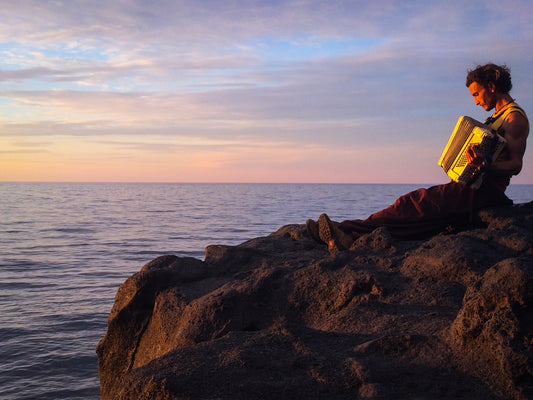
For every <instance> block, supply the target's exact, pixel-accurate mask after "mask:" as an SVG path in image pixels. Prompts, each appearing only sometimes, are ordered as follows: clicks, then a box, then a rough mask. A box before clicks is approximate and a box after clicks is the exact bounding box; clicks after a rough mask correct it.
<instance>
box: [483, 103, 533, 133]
mask: <svg viewBox="0 0 533 400" xmlns="http://www.w3.org/2000/svg"><path fill="white" fill-rule="evenodd" d="M514 111H517V112H519V113H520V114H522V115H523V116H524V117H525V118H526V119H527V116H526V112H525V111H524V110H522V108H521V107H520V106H519V105H518V104H516V103H515V102H514V101H513V102H511V103H508V104H506V105H505V107H504V108H503V109H501V110H500V111H498V112H497V113H494V114H493V115H492V116H491V117H489V119H488V120H487V122H486V124H487V125H490V127H491V128H492V129H494V130H495V131H498V129H500V128H501V126H502V125H503V121H505V118H507V116H508V115H509V114H510V113H512V112H514Z"/></svg>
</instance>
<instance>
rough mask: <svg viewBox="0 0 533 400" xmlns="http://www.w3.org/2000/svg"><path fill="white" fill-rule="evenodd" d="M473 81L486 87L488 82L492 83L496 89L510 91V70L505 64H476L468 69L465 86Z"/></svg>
mask: <svg viewBox="0 0 533 400" xmlns="http://www.w3.org/2000/svg"><path fill="white" fill-rule="evenodd" d="M473 82H477V83H479V84H480V85H482V86H484V87H487V86H488V84H489V83H490V82H492V83H494V86H495V88H496V90H497V91H498V92H500V93H503V94H507V93H509V92H510V91H511V88H512V87H513V84H512V83H511V70H510V68H508V67H507V66H506V65H496V64H492V63H489V64H485V65H478V66H477V67H476V68H475V69H472V70H469V71H468V74H467V76H466V87H469V86H470V85H471V84H472V83H473Z"/></svg>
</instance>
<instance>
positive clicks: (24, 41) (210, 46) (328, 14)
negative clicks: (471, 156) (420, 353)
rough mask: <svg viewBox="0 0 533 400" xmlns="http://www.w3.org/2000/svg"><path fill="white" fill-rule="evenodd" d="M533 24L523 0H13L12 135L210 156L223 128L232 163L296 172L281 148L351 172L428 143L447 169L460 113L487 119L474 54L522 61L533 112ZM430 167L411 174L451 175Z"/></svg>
mask: <svg viewBox="0 0 533 400" xmlns="http://www.w3.org/2000/svg"><path fill="white" fill-rule="evenodd" d="M532 21H533V6H532V5H530V4H529V2H528V1H525V0H522V1H520V0H511V1H508V2H506V5H505V7H501V3H500V2H499V1H473V2H468V3H463V2H450V1H435V2H427V1H412V2H403V1H400V2H399V1H396V0H383V1H373V2H368V1H340V2H329V1H311V0H309V1H305V0H300V1H268V2H265V1H250V2H248V1H246V2H240V1H228V2H226V1H225V2H219V1H207V0H206V1H192V0H191V1H162V0H158V1H154V2H145V1H142V0H136V1H134V0H120V1H118V0H117V1H70V2H56V1H38V0H35V1H28V0H27V1H24V2H6V4H3V5H2V8H1V9H0V56H1V58H0V107H1V108H2V113H1V114H2V116H1V119H0V137H3V138H4V139H5V140H7V139H8V138H17V137H25V138H27V139H28V140H29V139H30V138H32V137H33V138H34V140H35V141H36V143H40V142H39V138H43V137H50V138H51V137H54V138H59V137H62V138H65V137H70V138H82V137H83V138H90V140H92V141H93V143H99V144H98V146H99V147H98V148H99V149H100V150H101V148H102V146H104V147H105V146H108V150H109V151H110V152H111V151H112V150H117V146H116V145H113V144H112V143H113V142H114V140H109V138H117V137H122V138H123V139H121V140H120V142H121V143H122V147H121V148H120V154H124V152H127V151H131V152H132V153H131V154H138V152H139V151H141V149H143V148H144V149H145V151H146V152H147V154H148V153H150V154H152V153H153V152H157V151H159V150H160V151H161V152H163V151H166V152H168V151H169V149H172V150H173V151H177V152H181V151H182V150H183V149H187V150H186V151H188V152H190V154H191V157H196V159H197V160H200V159H202V160H204V161H205V160H207V157H208V155H211V156H213V154H214V147H212V143H215V142H216V141H217V140H218V141H222V142H224V143H231V144H232V146H227V147H225V146H221V147H216V146H219V145H218V144H217V145H216V146H215V147H216V154H217V156H216V157H217V159H218V160H225V161H224V162H222V161H220V162H219V163H218V164H217V165H218V166H219V167H220V166H221V165H226V166H227V167H228V168H230V160H231V163H236V162H237V160H239V162H240V163H241V164H240V169H241V170H246V169H248V170H254V168H252V164H253V163H258V164H259V163H262V164H264V165H265V166H266V165H270V167H271V173H272V174H273V175H275V176H278V177H279V178H280V179H283V180H286V179H288V180H291V178H290V176H289V178H286V177H287V176H288V175H287V174H288V172H287V167H281V166H280V164H281V162H280V160H279V158H278V159H277V160H276V157H275V154H291V153H295V154H296V153H298V152H301V153H299V154H300V156H296V155H295V157H294V158H295V159H299V161H298V164H297V165H298V166H299V167H298V168H301V169H303V170H304V171H305V170H308V171H315V167H314V166H313V165H312V164H313V163H316V162H320V163H322V164H324V167H323V168H322V170H328V165H329V166H333V165H337V161H336V160H339V159H343V160H345V161H346V163H347V165H346V169H347V170H350V168H351V166H350V160H351V159H355V158H361V157H362V155H361V154H367V153H369V152H379V151H380V150H379V149H385V150H383V151H385V152H389V151H390V157H389V158H391V157H392V159H387V162H390V163H392V162H397V163H407V161H408V160H409V162H410V158H412V155H410V154H400V153H399V150H400V149H403V150H405V149H406V148H411V147H413V146H415V145H418V146H419V147H420V152H419V153H424V154H429V156H427V160H428V161H427V162H430V163H431V165H430V166H431V167H434V162H433V161H432V160H433V159H434V158H435V157H438V153H439V152H440V149H441V147H442V145H443V142H445V141H446V139H447V138H446V136H447V134H448V132H449V130H450V129H451V127H453V125H454V122H455V120H456V118H457V117H458V116H459V115H461V114H469V115H472V116H474V117H477V118H479V119H482V118H484V117H485V115H484V114H485V113H484V111H483V110H480V109H476V108H475V107H474V105H473V101H472V100H471V99H470V96H469V94H468V91H467V90H466V88H465V87H464V77H465V73H466V69H467V68H471V67H473V66H474V65H475V63H484V62H487V61H494V62H498V63H507V64H508V65H510V66H511V68H512V73H513V80H514V83H515V88H514V90H513V95H515V96H516V97H517V98H518V99H519V101H520V103H521V104H522V105H523V106H524V107H525V108H526V110H528V109H530V110H533V94H532V93H533V82H532V81H531V79H530V76H531V72H532V71H531V67H530V66H531V65H533V63H532V61H533V43H532V42H531V40H530V38H531V37H532V36H533V22H532ZM140 138H142V140H139V139H140ZM54 140H61V139H54ZM84 140H85V139H84ZM106 140H107V141H106ZM128 140H129V143H130V146H129V147H128V145H127V142H128ZM173 140H175V141H176V142H174V141H173ZM177 142H179V143H177ZM200 142H201V144H198V143H200ZM6 143H7V142H6ZM69 143H71V141H70V140H69ZM105 143H107V144H105ZM208 143H211V144H208ZM269 144H272V145H271V146H270V145H269ZM7 145H8V144H6V146H7ZM73 145H74V144H73ZM400 146H401V147H400ZM230 148H231V149H233V150H234V151H230V150H229V149H230ZM16 149H17V148H16V147H13V148H10V149H9V150H4V151H10V152H11V153H10V154H13V152H15V153H16V151H17V150H16ZM18 149H19V151H20V152H22V151H23V149H22V148H18ZM55 149H56V150H55V151H56V152H57V153H56V156H58V155H59V152H60V151H66V150H63V148H62V147H60V146H56V147H55ZM60 149H61V150H60ZM244 149H245V150H244ZM315 149H321V151H322V153H323V154H322V156H321V159H320V160H319V161H316V160H313V161H311V160H310V157H311V156H313V157H314V156H315ZM394 149H396V151H394ZM285 150H286V151H285ZM224 151H225V152H226V153H223V152H224ZM239 151H240V152H243V151H246V152H248V153H249V154H254V157H252V158H246V157H241V156H237V155H238V154H239V153H238V152H239ZM341 151H342V152H343V153H342V155H341V153H340V152H341ZM224 154H225V155H224ZM344 154H347V156H345V155H344ZM350 154H351V156H352V157H350V156H348V155H350ZM387 154H389V153H387ZM87 157H89V155H87ZM299 157H300V158H299ZM528 157H529V158H527V160H526V163H528V162H529V163H530V164H531V163H532V162H533V159H532V158H531V156H529V155H528ZM364 158H365V161H367V162H368V163H369V164H368V168H369V169H371V168H372V169H373V170H374V171H375V170H378V171H379V170H382V171H386V170H387V168H388V167H387V166H384V165H383V157H370V156H365V157H364ZM373 159H374V160H375V161H372V160H373ZM205 162H207V161H205ZM206 165H207V164H206ZM232 165H233V164H232ZM430 166H429V165H428V166H427V167H424V168H419V169H418V171H415V172H414V174H415V175H414V176H412V177H409V181H427V180H428V179H434V177H436V176H440V175H438V174H439V171H437V172H435V173H434V174H433V173H431V174H428V173H426V171H427V170H429V169H430ZM198 168H199V171H201V168H200V167H198ZM220 168H222V167H220ZM232 168H233V167H232ZM293 168H296V167H293ZM333 169H334V170H337V169H338V168H337V167H335V168H332V170H333ZM207 170H209V169H208V168H207V169H206V171H207ZM265 170H266V167H265ZM221 171H222V170H221ZM222 173H223V172H221V174H222ZM234 173H236V172H232V173H231V174H234ZM265 173H266V172H263V173H261V174H260V175H261V176H263V175H264V174H265ZM292 173H293V174H294V175H293V176H294V177H295V178H294V179H301V178H300V177H301V176H303V175H304V173H301V172H299V171H298V172H296V171H293V172H292ZM316 173H317V172H316V171H315V174H316ZM228 174H230V173H229V172H228ZM197 175H198V176H200V175H201V172H198V174H197ZM289 175H290V174H289ZM385 175H387V176H388V173H386V172H384V176H385ZM523 175H525V174H523ZM207 176H208V174H207V173H206V178H205V179H206V180H209V178H208V177H207ZM349 176H350V175H349V174H344V173H343V178H342V179H348V180H349V179H350V178H349ZM352 176H354V178H353V179H356V177H358V176H359V175H357V176H356V175H352ZM296 177H298V178H296ZM0 179H9V177H8V176H0ZM80 179H82V178H80ZM258 179H259V178H258ZM320 179H325V180H328V179H327V178H325V177H323V176H322V175H321V178H320ZM336 179H337V178H336V176H335V174H333V176H332V177H331V180H336ZM376 179H378V178H376ZM383 179H385V178H383ZM387 179H392V177H391V178H387ZM527 179H529V180H531V179H533V177H531V176H530V177H528V178H527ZM273 180H275V178H273ZM308 180H314V179H313V177H312V175H309V177H308Z"/></svg>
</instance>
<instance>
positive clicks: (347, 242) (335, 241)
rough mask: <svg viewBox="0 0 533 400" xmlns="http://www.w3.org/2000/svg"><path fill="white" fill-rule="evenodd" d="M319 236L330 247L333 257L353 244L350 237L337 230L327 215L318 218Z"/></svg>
mask: <svg viewBox="0 0 533 400" xmlns="http://www.w3.org/2000/svg"><path fill="white" fill-rule="evenodd" d="M318 234H319V236H320V239H321V240H322V241H323V242H324V243H326V244H327V245H328V250H329V252H330V254H332V255H335V254H337V253H339V252H341V251H343V250H346V249H349V248H350V246H351V245H352V243H353V239H352V238H351V237H350V235H348V234H346V233H344V232H343V231H341V230H340V229H339V228H337V226H336V225H335V223H333V222H332V221H331V220H330V219H329V217H328V216H327V215H326V214H322V215H321V216H320V217H319V218H318Z"/></svg>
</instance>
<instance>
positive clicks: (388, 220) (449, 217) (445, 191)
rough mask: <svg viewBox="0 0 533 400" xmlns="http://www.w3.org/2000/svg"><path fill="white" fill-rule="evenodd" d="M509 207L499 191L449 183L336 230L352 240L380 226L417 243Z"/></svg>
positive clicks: (417, 192)
mask: <svg viewBox="0 0 533 400" xmlns="http://www.w3.org/2000/svg"><path fill="white" fill-rule="evenodd" d="M510 204H512V201H511V200H510V199H509V198H508V197H507V196H506V195H505V194H504V193H503V192H502V191H500V190H497V189H494V188H493V187H491V186H488V185H484V186H482V187H481V188H479V189H478V190H473V189H471V188H468V187H466V186H464V185H462V184H460V183H456V182H450V183H447V184H444V185H437V186H432V187H430V188H427V189H417V190H415V191H412V192H410V193H407V194H405V195H403V196H401V197H399V198H398V199H397V200H396V201H395V202H394V204H392V205H391V206H389V207H387V208H385V209H383V210H381V211H378V212H376V213H374V214H372V215H370V216H369V217H368V218H367V219H365V220H362V221H361V220H356V221H350V220H347V221H343V222H341V223H340V224H339V228H340V229H342V230H343V231H345V232H346V233H349V234H351V235H352V236H353V238H354V239H357V238H358V237H359V236H361V235H363V234H365V233H370V232H372V231H373V230H374V229H376V228H379V227H382V226H384V227H386V228H387V229H388V230H389V232H390V234H391V236H392V237H393V238H395V239H398V240H410V239H420V238H424V237H428V236H431V235H434V234H436V233H438V232H441V231H442V230H444V229H445V228H446V227H448V226H454V227H461V226H465V225H467V224H468V223H469V221H470V217H471V213H472V212H473V211H476V210H479V209H481V208H484V207H493V206H498V205H510Z"/></svg>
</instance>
